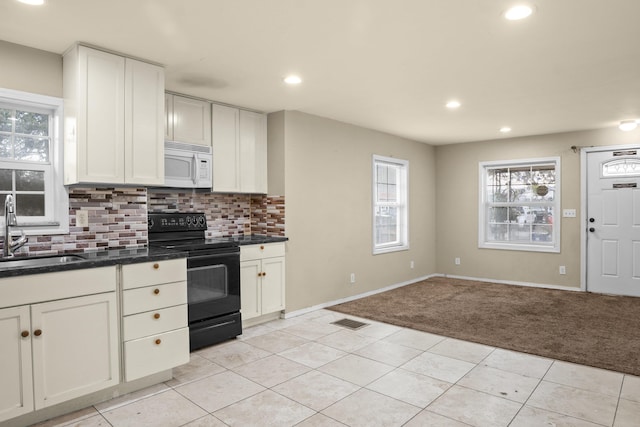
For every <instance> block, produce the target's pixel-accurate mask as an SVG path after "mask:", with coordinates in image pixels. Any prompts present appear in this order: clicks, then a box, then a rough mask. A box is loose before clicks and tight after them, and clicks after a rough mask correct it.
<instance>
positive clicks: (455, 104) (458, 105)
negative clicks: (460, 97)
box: [446, 100, 462, 110]
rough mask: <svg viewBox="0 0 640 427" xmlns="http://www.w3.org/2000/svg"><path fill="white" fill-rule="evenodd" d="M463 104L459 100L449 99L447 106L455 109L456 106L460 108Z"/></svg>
mask: <svg viewBox="0 0 640 427" xmlns="http://www.w3.org/2000/svg"><path fill="white" fill-rule="evenodd" d="M461 105H462V104H460V102H459V101H455V100H453V101H449V102H447V104H446V106H447V108H449V109H451V110H455V109H456V108H459V107H460V106H461Z"/></svg>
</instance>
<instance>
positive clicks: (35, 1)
mask: <svg viewBox="0 0 640 427" xmlns="http://www.w3.org/2000/svg"><path fill="white" fill-rule="evenodd" d="M18 1H19V2H20V3H24V4H28V5H30V6H42V5H43V4H44V0H18Z"/></svg>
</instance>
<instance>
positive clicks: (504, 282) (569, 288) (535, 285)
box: [432, 274, 584, 292]
mask: <svg viewBox="0 0 640 427" xmlns="http://www.w3.org/2000/svg"><path fill="white" fill-rule="evenodd" d="M432 277H450V278H452V279H462V280H475V281H476V282H488V283H500V284H502V285H516V286H528V287H530V288H543V289H557V290H560V291H573V292H583V291H584V290H583V289H581V288H576V287H573V286H560V285H548V284H544V283H531V282H517V281H514V280H498V279H485V278H481V277H468V276H456V275H453V274H434V275H433V276H432Z"/></svg>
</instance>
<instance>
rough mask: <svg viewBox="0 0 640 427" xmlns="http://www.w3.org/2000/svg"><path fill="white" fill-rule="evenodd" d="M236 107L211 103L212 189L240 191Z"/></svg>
mask: <svg viewBox="0 0 640 427" xmlns="http://www.w3.org/2000/svg"><path fill="white" fill-rule="evenodd" d="M239 117H240V111H239V110H238V109H237V108H232V107H226V106H224V105H217V104H212V105H211V144H212V146H213V191H219V192H238V191H240V171H239V169H238V166H239V164H238V162H239V154H240V152H239V147H238V119H239Z"/></svg>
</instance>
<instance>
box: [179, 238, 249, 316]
mask: <svg viewBox="0 0 640 427" xmlns="http://www.w3.org/2000/svg"><path fill="white" fill-rule="evenodd" d="M231 250H233V252H230V249H228V248H227V249H224V250H223V251H224V252H222V253H220V250H207V251H198V253H197V254H195V255H194V254H190V255H189V257H188V258H187V297H188V302H189V323H190V324H191V323H194V322H200V321H203V320H207V319H212V318H215V317H219V316H224V315H226V314H229V313H235V312H238V311H240V252H239V249H238V248H234V249H231Z"/></svg>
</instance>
